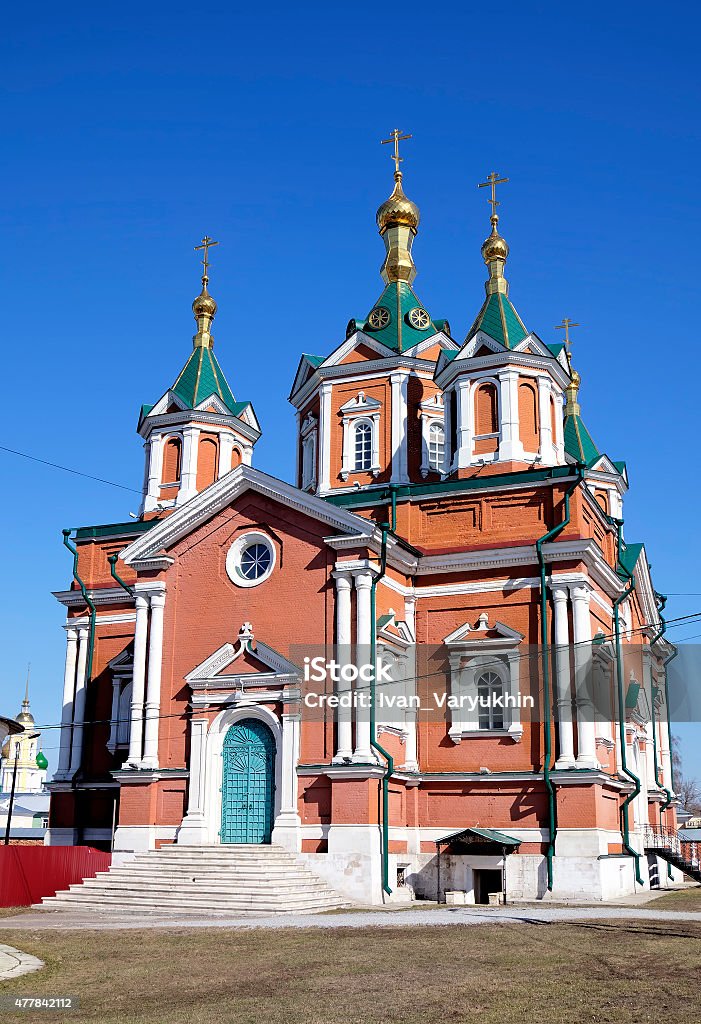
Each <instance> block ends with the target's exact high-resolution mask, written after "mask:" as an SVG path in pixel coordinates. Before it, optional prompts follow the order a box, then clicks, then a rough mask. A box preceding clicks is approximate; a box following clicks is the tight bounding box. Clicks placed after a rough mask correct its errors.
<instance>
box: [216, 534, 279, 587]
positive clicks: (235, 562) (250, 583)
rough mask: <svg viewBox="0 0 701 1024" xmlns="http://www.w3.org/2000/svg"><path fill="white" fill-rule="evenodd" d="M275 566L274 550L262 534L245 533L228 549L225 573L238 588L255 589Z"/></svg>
mask: <svg viewBox="0 0 701 1024" xmlns="http://www.w3.org/2000/svg"><path fill="white" fill-rule="evenodd" d="M274 566H275V548H274V547H273V545H272V544H271V542H270V539H269V538H268V537H267V536H266V535H265V534H264V533H245V534H243V535H242V536H241V537H239V538H238V539H237V540H236V541H234V543H233V544H232V545H231V547H230V548H229V553H228V554H227V556H226V571H227V573H228V576H229V579H230V580H231V581H232V583H235V584H236V585H237V586H238V587H257V586H258V584H259V583H263V581H264V580H267V578H268V577H269V576H270V574H271V573H272V571H273V568H274Z"/></svg>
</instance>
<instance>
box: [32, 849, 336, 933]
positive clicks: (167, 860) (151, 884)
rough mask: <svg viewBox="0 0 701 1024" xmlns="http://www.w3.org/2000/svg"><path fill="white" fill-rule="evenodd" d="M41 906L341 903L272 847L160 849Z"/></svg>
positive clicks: (198, 909)
mask: <svg viewBox="0 0 701 1024" xmlns="http://www.w3.org/2000/svg"><path fill="white" fill-rule="evenodd" d="M40 906H43V907H47V908H48V907H52V908H57V907H61V906H64V907H69V906H70V907H76V908H77V907H81V906H82V907H86V908H87V907H90V908H93V909H95V908H98V907H99V908H101V909H104V910H108V911H120V910H123V911H133V910H138V909H141V910H144V911H147V912H149V913H152V912H153V913H157V912H159V911H161V912H164V913H168V914H194V913H196V914H199V915H200V916H201V915H202V914H205V915H206V914H209V913H212V914H225V913H239V912H247V913H294V912H297V913H299V912H305V911H316V910H331V909H335V908H339V907H345V906H348V904H347V902H346V901H345V900H344V899H343V898H342V897H341V896H340V895H339V894H338V893H336V892H334V891H333V890H332V889H330V888H329V887H328V886H327V885H326V884H325V883H324V882H323V881H322V880H321V879H319V878H317V876H315V875H314V874H313V873H312V872H311V871H310V870H309V869H308V867H307V865H306V864H304V863H303V862H302V861H300V860H298V858H297V857H296V856H295V855H294V854H291V853H289V852H288V851H287V850H283V849H281V848H280V847H274V846H238V845H237V846H234V845H231V846H224V847H180V848H177V847H164V848H162V849H160V850H154V851H151V852H148V853H140V854H138V855H137V856H136V857H135V858H133V859H132V860H129V861H121V862H120V863H119V864H118V865H115V866H114V867H113V868H111V869H110V870H109V871H101V872H99V874H98V875H97V876H96V877H95V878H89V879H86V880H85V881H84V882H82V883H80V884H75V885H72V886H70V888H69V889H68V890H67V891H65V892H60V893H57V894H56V896H52V897H47V898H46V899H44V900H43V901H42V903H41V904H40Z"/></svg>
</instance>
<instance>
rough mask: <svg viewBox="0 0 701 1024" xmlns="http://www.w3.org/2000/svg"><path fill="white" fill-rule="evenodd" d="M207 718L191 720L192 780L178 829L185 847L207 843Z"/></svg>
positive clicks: (178, 838)
mask: <svg viewBox="0 0 701 1024" xmlns="http://www.w3.org/2000/svg"><path fill="white" fill-rule="evenodd" d="M207 730H208V722H207V719H206V718H191V719H190V760H189V767H190V779H189V782H188V791H187V812H186V814H185V817H184V818H183V821H182V825H181V826H180V828H179V829H178V836H177V842H178V843H179V844H182V845H184V846H201V845H203V844H204V843H205V841H206V840H205V830H206V826H205V818H204V792H205V790H204V787H205V763H206V751H207Z"/></svg>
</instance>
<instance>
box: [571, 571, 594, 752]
mask: <svg viewBox="0 0 701 1024" xmlns="http://www.w3.org/2000/svg"><path fill="white" fill-rule="evenodd" d="M570 594H571V596H572V624H573V627H574V679H575V701H576V704H577V767H578V768H596V767H598V764H599V761H598V758H597V756H596V727H595V723H594V701H593V699H592V696H593V695H592V682H593V678H592V677H593V673H592V668H593V666H592V652H591V615H590V613H589V601H590V599H591V591H590V590H589V588H588V587H571V588H570Z"/></svg>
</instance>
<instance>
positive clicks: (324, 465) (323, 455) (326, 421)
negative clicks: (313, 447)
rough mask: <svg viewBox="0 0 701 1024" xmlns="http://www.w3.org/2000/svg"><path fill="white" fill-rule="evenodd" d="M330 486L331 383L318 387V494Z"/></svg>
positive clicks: (324, 491)
mask: <svg viewBox="0 0 701 1024" xmlns="http://www.w3.org/2000/svg"><path fill="white" fill-rule="evenodd" d="M330 487H331V385H330V384H329V383H328V381H326V382H324V383H323V384H322V385H321V387H320V388H319V494H326V492H327V491H328V490H329V489H330Z"/></svg>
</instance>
